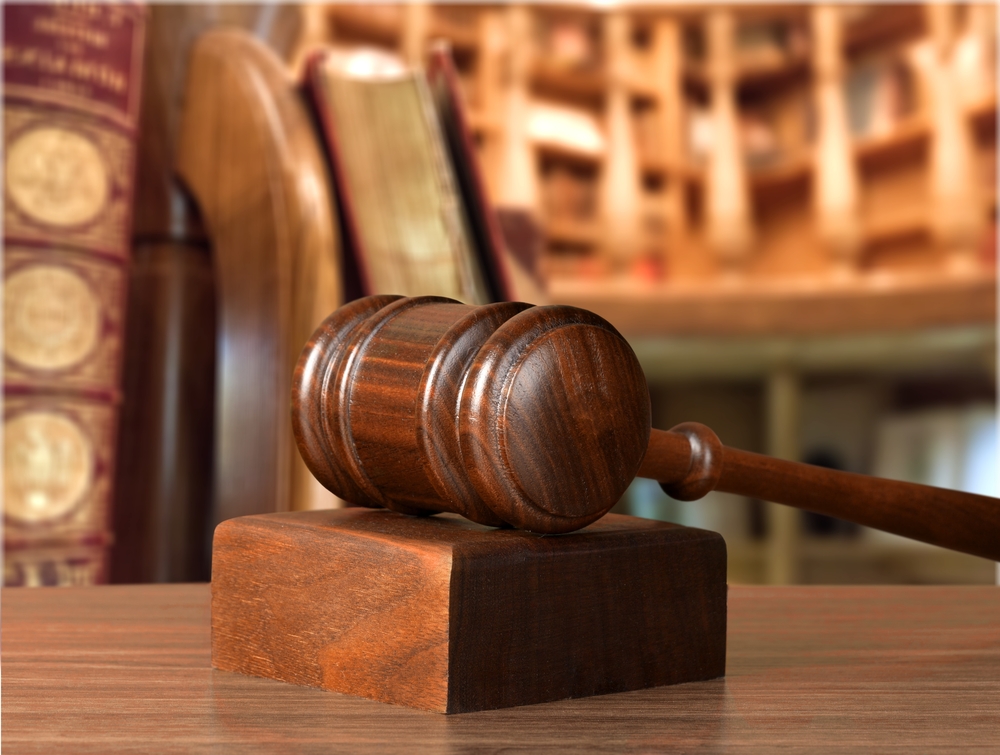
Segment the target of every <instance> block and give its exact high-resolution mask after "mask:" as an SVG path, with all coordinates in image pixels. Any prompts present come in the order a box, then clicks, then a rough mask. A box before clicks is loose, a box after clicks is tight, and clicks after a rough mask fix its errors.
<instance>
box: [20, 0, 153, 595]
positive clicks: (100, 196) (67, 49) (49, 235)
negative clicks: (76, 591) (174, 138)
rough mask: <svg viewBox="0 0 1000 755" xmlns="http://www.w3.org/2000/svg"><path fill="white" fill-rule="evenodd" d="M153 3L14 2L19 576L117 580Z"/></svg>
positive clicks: (25, 580)
mask: <svg viewBox="0 0 1000 755" xmlns="http://www.w3.org/2000/svg"><path fill="white" fill-rule="evenodd" d="M145 15H146V14H145V9H144V8H142V7H141V6H138V5H107V4H94V5H85V4H53V5H4V8H3V16H4V48H3V53H4V71H3V74H4V112H3V120H4V143H5V150H4V188H5V192H6V196H5V201H4V292H3V298H4V347H3V348H4V399H5V401H4V525H5V527H4V545H5V554H4V561H5V563H4V582H5V584H6V585H42V584H92V583H99V582H103V581H105V580H106V575H107V553H108V546H109V545H110V543H111V538H112V533H111V532H110V525H109V523H110V510H109V506H110V501H111V500H112V497H111V492H112V491H111V484H112V480H113V470H114V455H115V436H116V432H117V422H118V404H119V401H120V371H121V359H122V343H123V335H124V334H123V328H124V320H125V311H124V307H125V285H126V280H127V263H128V259H129V249H130V245H131V241H130V238H131V223H132V202H133V185H134V178H135V144H136V129H137V126H138V116H139V86H140V82H141V66H142V55H143V36H144V24H145Z"/></svg>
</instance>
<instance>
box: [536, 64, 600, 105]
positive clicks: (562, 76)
mask: <svg viewBox="0 0 1000 755" xmlns="http://www.w3.org/2000/svg"><path fill="white" fill-rule="evenodd" d="M531 86H532V89H535V90H537V91H538V92H540V93H542V94H547V95H552V96H556V97H559V98H566V99H571V100H575V101H585V102H588V103H591V104H595V105H596V104H600V103H601V102H603V100H604V96H605V94H606V93H607V76H606V75H605V73H604V71H603V70H602V69H599V68H598V69H591V70H584V69H576V68H566V67H564V66H560V65H551V64H548V63H545V62H544V61H539V62H536V63H535V65H534V66H533V67H532V69H531Z"/></svg>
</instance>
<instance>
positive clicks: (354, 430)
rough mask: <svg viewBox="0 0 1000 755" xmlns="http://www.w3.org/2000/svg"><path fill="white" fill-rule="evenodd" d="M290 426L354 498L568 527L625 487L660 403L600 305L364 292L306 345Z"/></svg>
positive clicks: (310, 461) (499, 521) (318, 469)
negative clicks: (480, 302)
mask: <svg viewBox="0 0 1000 755" xmlns="http://www.w3.org/2000/svg"><path fill="white" fill-rule="evenodd" d="M292 426H293V429H294V432H295V438H296V441H297V443H298V447H299V451H300V452H301V453H302V457H303V458H304V459H305V462H306V465H307V466H308V467H309V469H310V470H311V471H312V473H313V474H314V475H315V476H316V477H317V479H318V480H319V481H320V482H321V483H323V485H324V486H326V487H327V488H328V489H329V490H330V491H332V492H333V493H335V494H336V495H338V496H340V497H341V498H344V499H345V500H347V501H350V502H352V503H355V504H359V505H363V506H371V507H385V508H389V509H393V510H395V511H399V512H402V513H406V514H427V513H434V512H439V511H454V512H457V513H459V514H462V515H464V516H466V517H468V518H469V519H471V520H473V521H475V522H479V523H481V524H486V525H491V526H497V527H499V526H506V525H513V526H515V527H518V528H521V529H525V530H529V531H532V532H541V533H559V532H571V531H573V530H576V529H579V528H580V527H584V526H586V525H587V524H589V523H590V522H592V521H594V520H595V519H598V518H600V517H601V516H603V515H604V514H605V513H606V512H607V511H608V509H610V508H611V507H612V506H613V505H614V504H615V502H616V501H617V500H618V499H619V498H620V497H621V495H622V493H623V492H624V491H625V489H626V488H627V487H628V484H629V482H631V480H632V478H633V477H634V476H635V473H636V472H637V471H638V469H639V464H640V463H641V461H642V459H643V456H644V455H645V453H646V446H647V444H648V442H649V433H650V408H649V394H648V391H647V388H646V380H645V377H644V376H643V374H642V369H641V368H640V367H639V363H638V360H637V359H636V357H635V354H634V353H633V352H632V349H631V348H630V347H629V345H628V343H626V341H625V340H624V339H623V338H622V337H621V335H619V333H618V332H617V331H616V330H615V329H614V328H613V327H612V326H611V325H610V324H609V323H608V322H606V321H605V320H603V319H602V318H600V317H598V316H597V315H595V314H593V313H591V312H587V311H585V310H582V309H576V308H574V307H566V306H545V307H533V306H531V305H529V304H522V303H517V302H504V303H499V304H490V305H487V306H483V307H473V306H467V305H464V304H461V303H459V302H456V301H454V300H451V299H444V298H440V297H433V296H424V297H418V298H412V299H406V298H402V297H398V296H370V297H367V298H364V299H359V300H357V301H354V302H351V303H350V304H347V305H346V306H344V307H341V308H340V309H338V310H337V311H336V312H334V313H333V314H332V315H330V316H329V317H328V318H327V319H326V320H325V321H324V322H323V323H322V325H320V326H319V328H318V329H317V330H316V332H315V333H314V334H313V336H312V338H311V339H310V341H309V343H308V344H306V347H305V349H304V350H303V352H302V356H301V357H300V358H299V362H298V365H297V366H296V369H295V377H294V383H293V389H292Z"/></svg>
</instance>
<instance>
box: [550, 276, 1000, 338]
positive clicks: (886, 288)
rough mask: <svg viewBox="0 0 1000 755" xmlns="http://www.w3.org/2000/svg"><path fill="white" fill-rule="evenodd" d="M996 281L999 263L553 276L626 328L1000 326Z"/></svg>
mask: <svg viewBox="0 0 1000 755" xmlns="http://www.w3.org/2000/svg"><path fill="white" fill-rule="evenodd" d="M996 284H997V279H996V272H995V270H991V269H983V270H981V271H978V272H977V273H976V274H974V275H970V276H966V277H959V276H946V275H943V274H942V273H941V272H940V271H935V270H931V271H922V272H920V273H912V274H903V273H899V274H895V275H892V276H868V275H864V274H859V275H858V277H857V279H856V280H854V281H849V282H844V283H840V284H838V283H836V282H835V281H831V280H830V279H829V278H825V277H814V278H793V279H777V280H773V279H763V278H747V279H746V280H745V281H743V282H735V283H733V284H732V285H726V286H720V285H718V284H717V283H715V282H712V281H706V282H704V283H694V282H692V283H686V284H683V285H679V284H673V285H672V284H670V283H669V282H667V283H665V284H662V285H658V286H648V287H646V286H644V287H637V286H636V285H635V284H634V282H632V281H631V280H628V279H623V280H621V281H617V280H601V281H599V282H588V281H551V282H550V285H549V298H550V299H551V300H552V301H553V302H556V303H559V304H570V305H573V306H577V307H582V308H584V309H589V310H592V311H594V312H597V313H598V314H599V315H601V316H602V317H604V318H605V319H607V320H608V321H609V322H611V323H612V324H613V325H614V326H615V327H616V328H618V329H619V330H620V331H621V332H622V333H624V334H625V335H626V336H635V337H647V336H668V335H669V336H676V337H680V336H712V337H734V338H735V337H744V336H764V335H768V336H817V335H831V334H858V333H868V332H871V331H872V330H873V328H874V329H878V330H880V331H883V332H886V333H893V332H897V333H898V332H907V331H917V330H920V329H925V328H946V327H958V326H968V325H976V326H979V325H983V326H987V327H994V326H995V323H996V316H997V297H996Z"/></svg>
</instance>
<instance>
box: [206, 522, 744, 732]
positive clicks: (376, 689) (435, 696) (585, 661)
mask: <svg viewBox="0 0 1000 755" xmlns="http://www.w3.org/2000/svg"><path fill="white" fill-rule="evenodd" d="M305 575H308V576H307V577H306V578H304V576H305ZM725 657H726V546H725V543H724V542H723V540H722V537H721V535H718V534H716V533H714V532H708V531H706V530H699V529H694V528H691V527H681V526H679V525H675V524H669V523H667V522H656V521H651V520H648V519H638V518H635V517H628V516H620V515H616V514H609V515H608V516H607V517H605V518H603V519H602V520H601V521H599V522H595V523H594V524H591V525H590V526H589V527H587V528H586V529H584V530H581V531H580V532H577V533H573V534H570V535H564V536H561V537H542V536H538V535H533V534H531V533H528V532H523V531H519V530H507V531H497V530H495V529H493V528H491V527H486V526H483V525H480V524H474V523H473V522H470V521H469V520H468V519H464V518H462V517H460V516H458V515H456V514H448V515H445V516H442V517H426V518H419V519H418V518H414V517H410V516H406V515H404V514H399V513H396V512H392V511H384V510H383V511H370V510H366V509H362V508H353V509H338V510H333V511H296V512H282V513H277V514H264V515H259V516H250V517H239V518H237V519H231V520H229V521H227V522H223V523H222V524H221V525H219V527H218V528H217V530H216V534H215V544H214V547H213V551H212V666H213V667H215V668H218V669H223V670H226V671H239V672H242V673H245V674H251V675H253V676H262V677H266V678H269V679H278V680H280V681H287V682H293V683H295V684H302V685H306V686H310V687H321V688H323V689H328V690H332V691H335V692H345V693H348V694H353V695H357V696H359V697H366V698H369V699H372V700H378V701H380V702H389V703H395V704H398V705H405V706H407V707H411V708H419V709H422V710H433V711H437V712H439V713H464V712H468V711H477V710H494V709H497V708H509V707H513V706H520V705H530V704H533V703H539V702H547V701H551V700H564V699H566V698H571V697H589V696H592V695H600V694H606V693H609V692H623V691H628V690H635V689H645V688H648V687H657V686H663V685H667V684H679V683H682V682H690V681H700V680H704V679H715V678H717V677H720V676H722V675H723V674H724V673H725Z"/></svg>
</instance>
